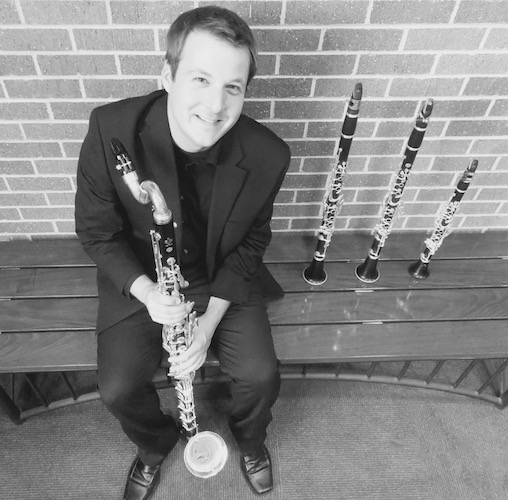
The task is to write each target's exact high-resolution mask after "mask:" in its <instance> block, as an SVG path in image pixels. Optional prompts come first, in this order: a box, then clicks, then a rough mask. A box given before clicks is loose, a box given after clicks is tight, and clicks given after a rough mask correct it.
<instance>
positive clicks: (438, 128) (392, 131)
mask: <svg viewBox="0 0 508 500" xmlns="http://www.w3.org/2000/svg"><path fill="white" fill-rule="evenodd" d="M413 127H414V122H413V121H404V122H400V121H384V122H381V123H380V124H379V127H378V129H377V132H376V137H390V138H391V137H404V138H407V137H409V135H410V134H411V131H412V130H413ZM444 127H445V123H444V122H436V121H431V122H430V123H429V125H428V127H427V130H426V132H425V137H430V136H439V135H441V133H442V132H443V129H444Z"/></svg>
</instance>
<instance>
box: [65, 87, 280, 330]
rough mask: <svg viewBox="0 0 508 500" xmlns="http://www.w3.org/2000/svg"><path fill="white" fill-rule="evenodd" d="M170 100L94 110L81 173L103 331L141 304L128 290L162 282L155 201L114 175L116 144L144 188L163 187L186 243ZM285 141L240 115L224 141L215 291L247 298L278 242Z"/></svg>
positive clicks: (82, 213) (211, 269)
mask: <svg viewBox="0 0 508 500" xmlns="http://www.w3.org/2000/svg"><path fill="white" fill-rule="evenodd" d="M166 105H167V94H166V92H165V91H156V92H154V93H152V94H149V95H147V96H143V97H135V98H131V99H126V100H123V101H119V102H116V103H111V104H107V105H105V106H102V107H99V108H96V109H94V110H93V111H92V114H91V116H90V125H89V130H88V134H87V136H86V138H85V140H84V142H83V146H82V149H81V153H80V158H79V163H78V172H77V192H76V204H75V206H76V212H75V215H76V232H77V234H78V236H79V238H80V240H81V242H82V244H83V247H84V249H85V250H86V252H87V253H88V254H89V255H90V257H91V258H92V260H93V261H94V262H95V263H96V264H97V268H98V275H97V283H98V292H99V299H100V301H99V313H98V318H97V331H98V332H100V331H102V330H104V329H105V328H107V327H108V326H111V325H113V324H115V323H117V322H118V321H120V320H122V319H123V318H125V317H127V316H128V315H130V314H132V313H133V312H134V311H136V310H137V309H139V308H140V307H143V305H142V304H141V303H140V302H139V301H138V300H136V299H133V298H132V297H130V296H129V293H128V288H129V284H130V283H132V281H133V280H134V279H135V278H136V277H137V276H139V275H141V274H143V273H145V274H148V275H149V276H150V277H152V279H154V281H155V279H156V277H155V271H154V261H153V255H152V249H151V243H150V238H149V229H150V228H151V227H152V223H153V219H152V214H151V207H150V205H143V204H141V203H139V202H138V201H136V200H135V199H134V197H133V195H132V193H131V192H130V191H129V189H128V187H127V186H126V185H125V184H124V182H123V179H122V175H121V174H120V173H119V172H118V171H117V170H116V158H115V156H114V155H113V154H112V152H111V150H110V146H109V142H110V140H111V138H113V137H116V138H118V139H119V140H120V141H121V142H122V144H123V145H124V146H125V149H126V150H127V152H128V153H129V155H130V157H131V159H132V162H133V164H134V165H135V168H136V171H137V173H138V175H139V178H140V182H142V181H143V180H146V179H150V180H153V181H155V182H156V183H157V184H158V186H159V188H160V189H161V191H162V193H163V195H164V198H165V199H166V202H167V204H168V206H169V208H170V209H171V211H172V212H173V217H174V222H175V223H176V224H175V225H176V229H175V231H176V243H177V248H178V247H179V242H180V241H181V227H180V221H181V207H180V194H179V189H178V176H177V169H176V165H175V158H174V152H173V146H172V141H171V139H170V133H169V124H168V118H167V111H166ZM289 160H290V153H289V148H288V147H287V145H286V144H285V143H284V142H283V141H282V140H281V139H279V138H278V137H277V136H276V135H274V134H273V133H272V132H271V131H269V130H268V129H267V128H266V127H264V126H262V125H260V124H259V123H257V122H255V121H254V120H252V119H250V118H248V117H246V116H244V115H242V116H241V117H240V119H239V120H238V122H237V123H236V124H235V126H234V127H233V128H232V129H231V130H230V131H229V132H228V133H227V134H226V135H225V136H224V137H223V139H222V144H221V148H220V157H219V162H218V165H217V169H216V174H215V180H214V184H213V189H212V199H211V206H210V214H209V225H208V234H207V248H206V263H207V272H208V279H209V281H210V286H211V291H212V293H213V294H214V295H216V296H219V297H223V298H226V297H231V296H233V297H235V298H236V299H235V301H236V302H245V301H247V300H248V296H249V291H250V287H251V284H252V282H253V280H254V278H255V277H256V276H258V275H259V274H260V273H261V274H263V275H264V276H265V278H266V277H267V272H266V269H264V268H261V269H260V266H261V265H262V257H263V253H264V251H265V249H266V247H267V245H268V243H269V242H270V239H271V231H270V220H271V216H272V211H273V202H274V199H275V197H276V195H277V193H278V191H279V189H280V186H281V184H282V181H283V179H284V175H285V173H286V171H287V168H288V166H289Z"/></svg>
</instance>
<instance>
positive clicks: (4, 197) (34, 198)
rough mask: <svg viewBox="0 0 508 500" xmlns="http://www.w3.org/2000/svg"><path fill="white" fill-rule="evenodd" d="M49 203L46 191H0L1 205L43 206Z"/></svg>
mask: <svg viewBox="0 0 508 500" xmlns="http://www.w3.org/2000/svg"><path fill="white" fill-rule="evenodd" d="M42 205H47V202H46V197H45V196H44V193H0V206H3V207H6V206H12V207H23V206H26V207H27V206H34V207H36V206H42Z"/></svg>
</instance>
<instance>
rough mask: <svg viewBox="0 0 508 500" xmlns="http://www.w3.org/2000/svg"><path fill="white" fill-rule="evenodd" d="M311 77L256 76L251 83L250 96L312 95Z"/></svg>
mask: <svg viewBox="0 0 508 500" xmlns="http://www.w3.org/2000/svg"><path fill="white" fill-rule="evenodd" d="M311 87H312V80H311V79H310V78H255V79H254V80H253V81H252V83H251V84H250V85H249V89H248V92H247V95H248V97H252V98H270V97H272V98H273V97H275V98H279V99H280V98H288V97H308V96H310V92H311Z"/></svg>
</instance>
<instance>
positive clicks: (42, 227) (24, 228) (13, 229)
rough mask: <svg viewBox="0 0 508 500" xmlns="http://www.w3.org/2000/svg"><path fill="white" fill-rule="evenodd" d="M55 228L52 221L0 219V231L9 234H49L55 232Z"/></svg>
mask: <svg viewBox="0 0 508 500" xmlns="http://www.w3.org/2000/svg"><path fill="white" fill-rule="evenodd" d="M54 232H55V229H54V227H53V224H52V223H51V222H41V221H37V222H27V221H20V222H1V221H0V233H7V234H14V235H16V234H20V235H30V234H47V233H54Z"/></svg>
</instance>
